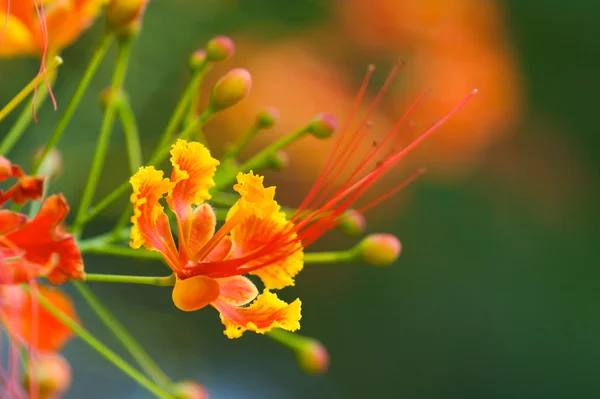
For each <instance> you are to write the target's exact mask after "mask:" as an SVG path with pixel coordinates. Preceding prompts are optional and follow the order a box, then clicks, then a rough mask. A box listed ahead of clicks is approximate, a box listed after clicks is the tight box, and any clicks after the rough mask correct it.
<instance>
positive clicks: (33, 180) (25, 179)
mask: <svg viewBox="0 0 600 399" xmlns="http://www.w3.org/2000/svg"><path fill="white" fill-rule="evenodd" d="M10 178H17V179H18V181H17V182H16V183H15V185H13V186H12V187H11V188H9V189H8V190H7V191H6V192H3V191H2V190H0V205H2V204H4V203H5V202H6V201H8V200H12V201H13V202H14V203H15V204H23V203H25V202H26V201H28V200H37V199H40V198H42V194H43V192H44V178H43V177H33V176H27V175H25V173H23V169H21V168H20V167H19V166H17V165H13V164H12V163H11V162H10V161H9V160H8V159H6V158H4V157H3V156H0V182H1V181H4V180H6V179H10ZM0 228H2V227H1V226H0Z"/></svg>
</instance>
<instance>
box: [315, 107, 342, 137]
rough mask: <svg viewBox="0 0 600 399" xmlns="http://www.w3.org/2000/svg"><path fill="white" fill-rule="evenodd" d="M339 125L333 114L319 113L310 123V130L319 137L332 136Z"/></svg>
mask: <svg viewBox="0 0 600 399" xmlns="http://www.w3.org/2000/svg"><path fill="white" fill-rule="evenodd" d="M337 127H338V123H337V120H336V119H335V118H334V117H333V115H331V114H326V113H323V114H319V115H317V116H315V118H314V119H313V121H312V122H311V124H310V128H309V132H310V133H312V135H313V136H315V137H316V138H319V139H327V138H329V137H331V135H332V134H333V132H335V130H336V129H337Z"/></svg>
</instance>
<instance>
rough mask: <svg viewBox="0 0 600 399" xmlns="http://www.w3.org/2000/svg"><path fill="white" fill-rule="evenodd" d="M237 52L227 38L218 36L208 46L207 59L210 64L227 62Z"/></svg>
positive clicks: (231, 41)
mask: <svg viewBox="0 0 600 399" xmlns="http://www.w3.org/2000/svg"><path fill="white" fill-rule="evenodd" d="M234 52H235V44H234V43H233V40H231V39H230V38H229V37H227V36H217V37H215V38H213V39H211V40H210V41H209V42H208V44H207V45H206V59H207V60H208V61H210V62H222V61H226V60H228V59H229V58H231V56H233V53H234Z"/></svg>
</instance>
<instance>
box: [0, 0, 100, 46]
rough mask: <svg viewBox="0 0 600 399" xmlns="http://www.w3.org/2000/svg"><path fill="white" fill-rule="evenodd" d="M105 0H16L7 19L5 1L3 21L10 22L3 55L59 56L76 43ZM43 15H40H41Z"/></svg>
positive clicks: (0, 10)
mask: <svg viewBox="0 0 600 399" xmlns="http://www.w3.org/2000/svg"><path fill="white" fill-rule="evenodd" d="M104 3H106V0H46V1H44V2H43V10H44V19H43V20H41V18H40V16H41V10H42V6H41V1H39V0H13V1H11V2H10V10H9V15H8V17H7V16H6V13H7V3H6V1H4V2H2V4H0V21H5V20H6V21H7V24H6V31H5V33H4V37H3V38H2V42H1V43H0V56H5V57H15V56H21V55H35V56H39V55H42V54H43V53H44V48H45V46H46V45H47V49H48V51H49V52H50V53H56V52H58V51H60V50H61V49H63V48H64V47H66V46H68V45H70V44H71V43H72V42H74V41H75V40H76V39H77V38H78V37H79V35H80V34H81V32H83V31H84V30H85V29H87V28H88V27H89V26H90V25H91V24H92V22H93V21H94V19H95V18H96V17H97V16H98V14H99V12H100V9H101V7H102V5H103V4H104ZM38 12H40V13H38Z"/></svg>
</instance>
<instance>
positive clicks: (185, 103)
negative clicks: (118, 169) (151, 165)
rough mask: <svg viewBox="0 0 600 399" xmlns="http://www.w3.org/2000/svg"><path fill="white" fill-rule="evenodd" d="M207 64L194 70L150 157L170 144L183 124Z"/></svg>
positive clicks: (153, 156)
mask: <svg viewBox="0 0 600 399" xmlns="http://www.w3.org/2000/svg"><path fill="white" fill-rule="evenodd" d="M207 65H208V64H207V63H203V64H202V65H201V66H199V67H198V68H197V69H195V70H194V71H193V73H192V77H191V79H190V81H189V82H188V84H187V86H186V87H185V90H184V91H183V95H182V96H181V97H180V98H179V102H178V103H177V105H176V106H175V111H173V115H171V118H170V119H169V122H168V123H167V127H166V128H165V130H164V131H163V133H162V134H161V136H160V139H159V140H158V145H157V146H156V149H155V150H154V153H153V154H152V156H151V157H150V159H153V158H155V157H156V156H157V153H159V152H160V151H161V149H162V148H164V147H167V146H169V143H170V142H171V137H173V134H175V131H176V130H177V128H178V127H179V126H180V125H181V123H182V121H183V118H184V117H185V111H186V110H187V109H188V107H189V104H190V101H191V99H192V97H193V95H194V92H195V91H196V87H197V86H198V84H199V83H200V82H201V81H202V77H203V76H204V72H205V71H206V67H207ZM190 124H191V121H190Z"/></svg>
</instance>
